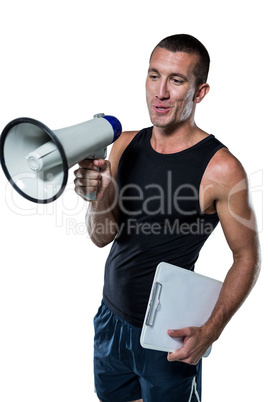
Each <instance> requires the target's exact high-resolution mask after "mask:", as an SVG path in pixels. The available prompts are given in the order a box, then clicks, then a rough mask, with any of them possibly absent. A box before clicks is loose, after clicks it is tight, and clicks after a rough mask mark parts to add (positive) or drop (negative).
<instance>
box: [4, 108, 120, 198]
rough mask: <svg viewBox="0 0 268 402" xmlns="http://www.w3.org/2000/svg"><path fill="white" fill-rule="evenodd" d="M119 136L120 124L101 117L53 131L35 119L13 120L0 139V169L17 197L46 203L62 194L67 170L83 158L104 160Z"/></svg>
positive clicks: (101, 114)
mask: <svg viewBox="0 0 268 402" xmlns="http://www.w3.org/2000/svg"><path fill="white" fill-rule="evenodd" d="M121 133H122V126H121V123H120V121H119V120H118V119H117V118H116V117H114V116H107V115H105V114H104V113H99V114H96V115H94V118H93V119H91V120H88V121H86V122H84V123H80V124H77V125H74V126H71V127H66V128H62V129H59V130H54V131H52V130H50V129H49V128H48V127H47V126H45V125H44V124H43V123H41V122H40V121H37V120H34V119H30V118H27V117H23V118H19V119H15V120H13V121H11V122H10V123H9V124H8V125H7V126H6V127H5V128H4V130H3V132H2V135H1V138H0V159H1V165H2V168H3V171H4V173H5V175H6V177H7V179H8V180H9V182H10V183H11V185H12V186H13V187H14V188H15V190H17V192H18V193H19V194H21V195H22V196H23V197H25V198H27V199H28V200H30V201H33V202H36V203H49V202H52V201H55V200H56V199H57V198H58V197H59V196H60V195H61V194H62V193H63V191H64V188H65V186H66V184H67V180H68V169H70V168H71V167H72V166H74V165H75V164H76V163H78V162H80V161H82V160H83V159H86V158H89V159H97V158H105V157H106V152H107V146H108V145H109V144H111V143H113V142H114V141H115V140H117V138H118V137H119V136H120V135H121ZM95 196H96V194H93V195H89V196H88V199H94V198H95Z"/></svg>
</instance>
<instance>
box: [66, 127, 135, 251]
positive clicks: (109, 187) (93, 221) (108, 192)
mask: <svg viewBox="0 0 268 402" xmlns="http://www.w3.org/2000/svg"><path fill="white" fill-rule="evenodd" d="M136 134H137V131H129V132H124V133H122V134H121V136H120V137H119V138H118V140H117V141H116V142H115V143H114V144H113V146H112V149H111V152H110V156H109V160H104V159H97V160H94V161H92V160H88V159H85V160H84V161H82V162H80V163H79V169H77V170H76V171H75V172H74V174H75V176H76V178H75V180H74V183H75V191H76V193H77V194H78V195H80V196H81V197H82V198H83V199H84V200H86V201H88V200H87V198H86V197H85V196H86V194H89V193H91V192H94V191H96V190H97V197H96V200H95V201H90V202H89V206H88V210H87V214H86V225H87V230H88V233H89V236H90V239H91V240H92V241H93V243H94V244H95V245H96V246H98V247H104V246H106V245H107V244H109V243H110V242H112V241H113V239H114V238H115V236H116V234H117V232H118V216H119V209H118V189H117V184H116V178H117V170H118V164H119V160H120V158H121V155H122V154H123V152H124V150H125V149H126V147H127V146H128V144H129V143H130V142H131V140H132V139H133V138H134V136H135V135H136Z"/></svg>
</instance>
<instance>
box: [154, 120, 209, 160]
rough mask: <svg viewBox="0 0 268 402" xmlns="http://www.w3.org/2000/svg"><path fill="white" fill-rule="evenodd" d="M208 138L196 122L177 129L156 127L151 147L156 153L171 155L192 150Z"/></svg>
mask: <svg viewBox="0 0 268 402" xmlns="http://www.w3.org/2000/svg"><path fill="white" fill-rule="evenodd" d="M207 136H208V134H207V133H206V132H205V131H203V130H201V129H200V128H199V127H197V125H196V124H195V122H193V123H190V124H186V125H181V126H178V127H175V128H174V127H173V128H170V127H156V126H154V127H153V132H152V138H151V145H152V147H153V149H154V150H155V151H156V152H159V153H162V154H170V153H176V152H180V151H183V150H184V149H187V148H190V147H191V146H193V145H195V144H197V143H198V142H199V141H201V140H202V139H204V138H205V137H207Z"/></svg>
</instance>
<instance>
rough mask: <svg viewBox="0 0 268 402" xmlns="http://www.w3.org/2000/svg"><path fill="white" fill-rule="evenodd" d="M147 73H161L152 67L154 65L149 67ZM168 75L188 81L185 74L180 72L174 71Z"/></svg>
mask: <svg viewBox="0 0 268 402" xmlns="http://www.w3.org/2000/svg"><path fill="white" fill-rule="evenodd" d="M148 73H157V74H159V75H161V74H160V73H159V71H158V70H157V68H154V67H151V68H149V70H148ZM169 76H175V77H181V78H182V79H184V80H185V81H189V80H188V78H187V77H186V75H184V74H181V73H178V72H176V73H170V74H169Z"/></svg>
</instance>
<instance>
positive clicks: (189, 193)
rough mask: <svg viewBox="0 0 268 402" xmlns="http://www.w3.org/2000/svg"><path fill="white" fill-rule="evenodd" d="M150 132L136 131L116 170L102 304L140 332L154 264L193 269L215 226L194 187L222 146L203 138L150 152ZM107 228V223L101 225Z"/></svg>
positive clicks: (215, 221) (198, 185) (214, 215)
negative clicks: (113, 230)
mask: <svg viewBox="0 0 268 402" xmlns="http://www.w3.org/2000/svg"><path fill="white" fill-rule="evenodd" d="M151 135H152V127H150V128H147V129H144V130H142V131H140V132H139V133H138V134H137V135H136V136H135V137H134V139H133V140H132V141H131V142H130V144H129V145H128V147H127V148H126V149H125V151H124V153H123V155H122V157H121V159H120V162H119V166H118V177H117V184H118V190H119V208H120V217H119V222H118V228H117V229H118V235H117V237H116V238H115V240H114V242H113V245H112V247H111V250H110V253H109V256H108V258H107V261H106V266H105V277H104V289H103V299H104V302H105V303H106V304H107V305H108V307H109V308H110V309H111V310H112V311H113V312H114V313H116V314H117V315H118V316H119V317H121V318H122V319H124V320H126V321H127V322H129V323H130V324H132V325H135V326H138V327H141V326H142V323H143V319H144V315H145V312H146V306H147V303H148V298H149V295H150V289H151V285H152V281H153V277H154V273H155V270H156V267H157V265H158V264H159V263H160V262H162V261H165V262H169V263H171V264H174V265H177V266H180V267H183V268H186V269H189V270H193V269H194V265H195V262H196V260H197V258H198V255H199V252H200V250H201V248H202V246H203V245H204V243H205V241H206V240H207V238H208V237H209V235H210V234H211V232H212V231H213V230H214V228H215V227H216V225H217V224H218V221H219V219H218V215H217V214H203V213H202V212H201V210H200V204H199V187H200V182H201V179H202V176H203V174H204V171H205V169H206V167H207V165H208V162H209V161H210V159H211V158H212V156H213V155H214V154H215V153H216V152H217V151H218V150H219V149H220V148H222V147H223V146H224V145H223V144H221V143H220V142H219V141H218V140H217V139H216V138H215V137H214V136H213V135H209V136H208V137H206V138H204V139H203V140H202V141H200V142H199V143H197V144H196V145H194V146H192V147H190V148H188V149H185V150H183V151H181V152H178V153H174V154H160V153H158V152H156V151H154V149H153V148H152V147H151V143H150V139H151ZM107 224H108V223H107Z"/></svg>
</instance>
